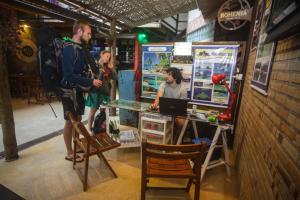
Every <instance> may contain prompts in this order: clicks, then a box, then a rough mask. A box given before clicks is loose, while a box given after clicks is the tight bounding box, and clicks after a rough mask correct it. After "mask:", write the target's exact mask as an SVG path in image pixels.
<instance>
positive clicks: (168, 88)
mask: <svg viewBox="0 0 300 200" xmlns="http://www.w3.org/2000/svg"><path fill="white" fill-rule="evenodd" d="M166 71H167V78H166V81H165V82H163V83H162V84H161V85H160V87H159V90H158V92H157V95H156V98H155V101H154V103H153V104H152V105H151V109H157V107H158V105H159V97H167V98H175V99H186V98H187V88H185V87H184V86H183V84H182V83H181V81H182V74H181V72H180V71H179V69H177V68H174V67H170V68H168V69H167V70H166ZM184 121H185V120H184V119H183V118H176V119H175V124H176V126H177V131H176V133H177V134H176V135H179V132H180V130H181V129H182V127H183V124H184ZM175 137H176V136H175Z"/></svg>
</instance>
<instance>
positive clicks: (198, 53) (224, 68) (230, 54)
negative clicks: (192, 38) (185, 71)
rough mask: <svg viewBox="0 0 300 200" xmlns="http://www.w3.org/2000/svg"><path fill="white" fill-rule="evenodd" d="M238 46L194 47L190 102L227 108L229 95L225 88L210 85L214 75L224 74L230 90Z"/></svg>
mask: <svg viewBox="0 0 300 200" xmlns="http://www.w3.org/2000/svg"><path fill="white" fill-rule="evenodd" d="M238 48H239V45H194V46H193V48H192V49H193V55H194V62H193V76H192V84H191V101H193V102H194V103H195V104H201V105H207V106H215V107H227V106H228V103H229V93H228V92H227V90H226V88H225V86H223V85H215V84H212V80H211V77H212V76H213V75H214V74H225V75H226V82H227V83H228V84H229V86H230V88H232V86H233V75H234V74H235V65H236V61H237V53H238Z"/></svg>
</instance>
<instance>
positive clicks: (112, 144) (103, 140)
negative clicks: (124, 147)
mask: <svg viewBox="0 0 300 200" xmlns="http://www.w3.org/2000/svg"><path fill="white" fill-rule="evenodd" d="M91 137H92V138H94V139H95V141H96V142H97V147H98V148H99V149H98V150H97V149H96V148H95V147H94V146H92V145H90V155H94V154H97V153H98V152H99V151H100V152H104V151H108V150H110V149H113V148H116V147H118V146H120V143H118V142H116V141H114V140H113V139H111V137H109V135H107V134H106V133H101V134H97V135H93V136H91ZM79 140H80V142H81V144H82V145H83V148H84V151H86V150H87V139H86V138H80V139H79Z"/></svg>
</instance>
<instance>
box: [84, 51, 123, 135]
mask: <svg viewBox="0 0 300 200" xmlns="http://www.w3.org/2000/svg"><path fill="white" fill-rule="evenodd" d="M110 58H111V53H110V51H107V50H104V51H101V52H100V59H99V61H98V64H99V66H100V70H99V71H100V77H99V79H100V80H102V86H101V87H100V88H99V89H93V90H91V91H90V92H89V94H88V96H87V98H86V101H85V105H86V106H88V107H90V112H89V115H88V124H87V125H88V127H87V128H88V130H89V131H91V132H92V126H93V122H94V118H95V113H96V111H97V110H98V109H99V108H100V105H101V104H106V103H107V102H109V101H110V88H111V84H110V80H117V78H118V75H117V73H116V71H115V69H113V66H112V64H111V59H110Z"/></svg>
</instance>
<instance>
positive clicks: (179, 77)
mask: <svg viewBox="0 0 300 200" xmlns="http://www.w3.org/2000/svg"><path fill="white" fill-rule="evenodd" d="M166 72H167V73H171V75H172V77H173V78H174V79H175V80H176V83H177V84H180V83H181V80H182V74H181V72H180V70H179V69H178V68H175V67H170V68H168V69H167V70H166Z"/></svg>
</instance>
